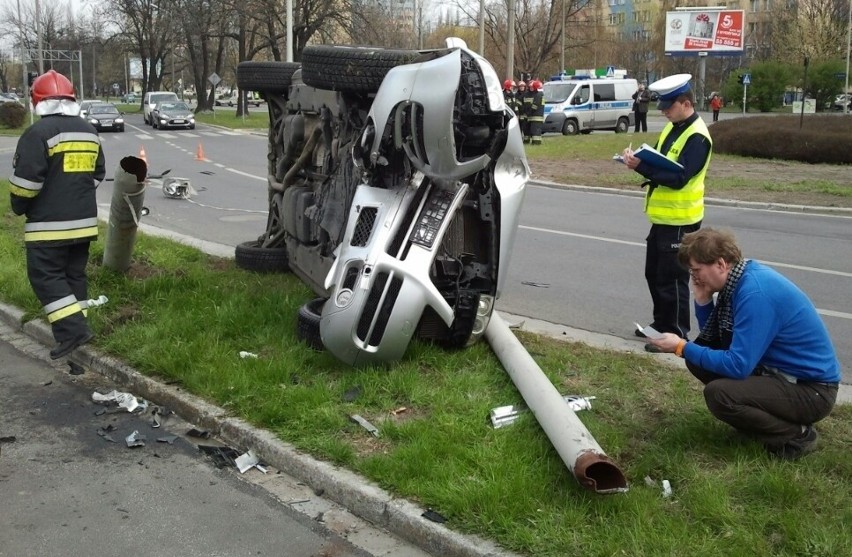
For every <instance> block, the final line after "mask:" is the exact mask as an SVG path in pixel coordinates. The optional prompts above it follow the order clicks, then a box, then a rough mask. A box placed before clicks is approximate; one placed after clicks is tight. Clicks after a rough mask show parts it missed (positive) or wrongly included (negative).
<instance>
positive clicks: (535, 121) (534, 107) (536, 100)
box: [527, 79, 544, 145]
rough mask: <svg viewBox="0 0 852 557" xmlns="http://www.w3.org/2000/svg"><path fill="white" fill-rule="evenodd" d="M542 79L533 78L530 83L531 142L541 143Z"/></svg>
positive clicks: (534, 143)
mask: <svg viewBox="0 0 852 557" xmlns="http://www.w3.org/2000/svg"><path fill="white" fill-rule="evenodd" d="M541 87H542V85H541V81H539V80H537V79H533V80H532V83H530V97H531V100H530V111H529V115H528V116H527V119H528V120H529V130H530V143H532V144H533V145H541V128H542V126H544V92H542V90H541Z"/></svg>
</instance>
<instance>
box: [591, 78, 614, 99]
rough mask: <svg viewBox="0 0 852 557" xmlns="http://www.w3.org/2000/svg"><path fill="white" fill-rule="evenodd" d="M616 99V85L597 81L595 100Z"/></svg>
mask: <svg viewBox="0 0 852 557" xmlns="http://www.w3.org/2000/svg"><path fill="white" fill-rule="evenodd" d="M614 100H615V85H614V84H612V83H595V101H596V102H607V101H614Z"/></svg>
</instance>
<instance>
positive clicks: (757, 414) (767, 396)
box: [649, 228, 840, 460]
mask: <svg viewBox="0 0 852 557" xmlns="http://www.w3.org/2000/svg"><path fill="white" fill-rule="evenodd" d="M678 261H679V263H680V264H681V265H682V266H683V267H684V268H686V269H688V270H689V274H690V275H691V277H692V290H693V295H694V297H695V314H696V317H697V319H698V323H699V325H700V327H701V334H700V335H699V336H698V338H697V339H696V340H695V342H687V341H686V340H684V339H682V338H680V337H678V336H677V335H674V334H671V333H666V334H664V335H663V337H662V338H660V339H657V340H651V339H649V341H650V342H651V343H653V344H654V345H655V346H657V347H658V348H659V349H660V350H662V351H663V352H673V353H674V354H676V355H678V356H680V357H682V358H684V359H685V360H686V366H687V368H688V369H689V371H691V372H692V374H693V375H694V376H695V377H696V378H698V380H700V381H701V382H702V383H704V385H705V387H704V399H705V401H706V402H707V408H708V409H709V410H710V413H712V414H713V415H714V416H715V417H717V418H718V419H720V420H722V421H723V422H725V423H727V424H730V425H731V426H733V427H734V428H736V429H737V430H739V431H741V432H742V433H744V434H746V435H749V436H751V437H753V438H755V439H757V440H759V441H761V442H762V443H763V444H764V445H765V447H766V450H767V451H768V452H769V454H770V455H771V456H773V457H777V458H781V459H785V460H795V459H797V458H800V457H802V456H804V455H805V454H807V453H809V452H811V451H813V450H814V449H815V448H816V444H817V432H816V429H814V427H813V424H814V423H815V422H818V421H819V420H821V419H823V418H825V417H826V416H828V414H829V413H830V412H831V409H832V408H833V407H834V403H835V400H836V399H837V390H838V383H839V382H840V364H839V362H838V360H837V356H836V355H835V352H834V347H833V345H832V343H831V339H830V338H829V335H828V330H827V329H826V327H825V325H824V324H823V322H822V319H820V316H819V315H818V314H817V311H816V308H815V307H814V305H813V303H812V302H811V301H810V300H809V299H808V297H807V296H806V295H805V294H804V292H802V291H801V290H800V289H799V288H798V287H797V286H796V285H795V284H793V283H792V282H790V281H789V280H788V279H787V278H785V277H784V276H782V275H781V274H779V273H778V272H776V271H775V270H773V269H770V268H769V267H766V266H765V265H761V264H760V263H758V262H756V261H750V260H747V259H743V257H742V253H741V251H740V248H739V247H738V246H737V243H736V240H735V238H734V236H733V234H731V233H730V232H727V231H720V230H715V229H713V228H705V229H702V230H699V231H697V232H692V233H689V234H686V235H684V237H683V242H682V244H681V246H680V249H679V251H678ZM717 293H718V297H717V299H716V301H715V303H714V301H713V295H714V294H717Z"/></svg>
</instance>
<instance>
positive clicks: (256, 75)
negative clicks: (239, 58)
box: [237, 60, 301, 95]
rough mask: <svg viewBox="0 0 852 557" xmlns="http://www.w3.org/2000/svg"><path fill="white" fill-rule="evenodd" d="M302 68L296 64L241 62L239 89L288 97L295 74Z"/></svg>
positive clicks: (238, 80) (238, 68)
mask: <svg viewBox="0 0 852 557" xmlns="http://www.w3.org/2000/svg"><path fill="white" fill-rule="evenodd" d="M300 67H301V64H298V63H296V62H258V61H254V60H250V61H246V62H240V64H239V65H238V66H237V87H239V88H240V89H243V90H246V91H259V92H263V93H273V94H278V95H286V94H287V92H288V91H289V90H290V83H291V82H292V81H293V73H295V71H296V70H298V69H299V68H300Z"/></svg>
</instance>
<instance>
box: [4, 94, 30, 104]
mask: <svg viewBox="0 0 852 557" xmlns="http://www.w3.org/2000/svg"><path fill="white" fill-rule="evenodd" d="M0 103H18V104H24V103H22V102H21V98H20V97H19V96H18V95H16V94H15V93H0Z"/></svg>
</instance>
